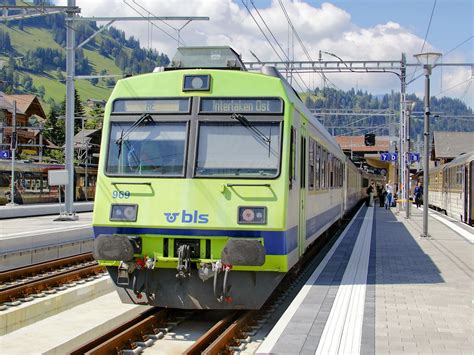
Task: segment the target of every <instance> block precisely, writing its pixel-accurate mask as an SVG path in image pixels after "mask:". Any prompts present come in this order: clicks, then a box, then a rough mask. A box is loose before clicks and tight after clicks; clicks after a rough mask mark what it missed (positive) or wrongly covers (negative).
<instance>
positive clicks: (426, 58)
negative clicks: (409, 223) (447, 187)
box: [414, 52, 441, 237]
mask: <svg viewBox="0 0 474 355" xmlns="http://www.w3.org/2000/svg"><path fill="white" fill-rule="evenodd" d="M414 57H415V58H416V60H417V61H418V62H419V63H420V64H421V65H423V71H424V74H425V119H424V130H423V136H424V146H425V158H424V160H423V233H422V234H421V236H422V237H429V234H428V208H429V199H428V179H429V161H430V75H431V69H433V66H434V64H435V63H436V61H437V60H438V59H439V57H441V53H435V52H426V53H420V54H415V55H414Z"/></svg>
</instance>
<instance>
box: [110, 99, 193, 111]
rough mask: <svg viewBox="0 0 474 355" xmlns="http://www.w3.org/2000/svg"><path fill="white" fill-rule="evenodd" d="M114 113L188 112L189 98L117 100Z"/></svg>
mask: <svg viewBox="0 0 474 355" xmlns="http://www.w3.org/2000/svg"><path fill="white" fill-rule="evenodd" d="M113 112H114V113H188V112H189V99H150V100H125V99H120V100H115V101H114V107H113Z"/></svg>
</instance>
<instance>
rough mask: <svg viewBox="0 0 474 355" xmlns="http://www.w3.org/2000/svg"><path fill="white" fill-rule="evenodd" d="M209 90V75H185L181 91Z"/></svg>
mask: <svg viewBox="0 0 474 355" xmlns="http://www.w3.org/2000/svg"><path fill="white" fill-rule="evenodd" d="M210 88H211V76H210V75H185V76H184V79H183V91H209V89H210Z"/></svg>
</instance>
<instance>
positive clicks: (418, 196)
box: [415, 182, 423, 208]
mask: <svg viewBox="0 0 474 355" xmlns="http://www.w3.org/2000/svg"><path fill="white" fill-rule="evenodd" d="M422 201H423V186H421V182H418V184H417V185H416V187H415V204H416V208H419V207H420V206H421V205H422Z"/></svg>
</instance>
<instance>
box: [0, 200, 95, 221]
mask: <svg viewBox="0 0 474 355" xmlns="http://www.w3.org/2000/svg"><path fill="white" fill-rule="evenodd" d="M61 206H62V207H61ZM61 206H59V203H44V204H28V205H15V206H0V219H6V218H21V217H32V216H46V215H59V213H60V210H61V208H62V210H64V203H63V204H61ZM93 209H94V202H93V201H87V202H75V203H74V212H76V213H81V212H92V210H93Z"/></svg>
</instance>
